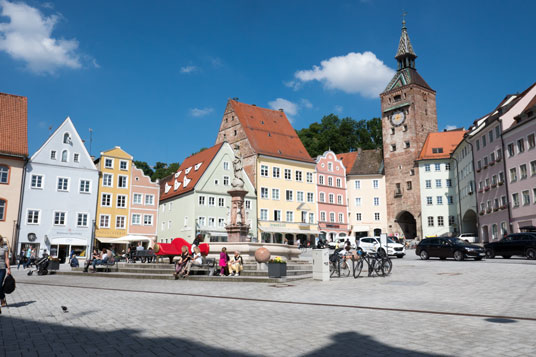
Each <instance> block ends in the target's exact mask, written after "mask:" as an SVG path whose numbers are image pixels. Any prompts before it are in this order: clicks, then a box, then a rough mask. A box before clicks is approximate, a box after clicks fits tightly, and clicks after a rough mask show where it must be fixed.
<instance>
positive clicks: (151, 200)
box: [145, 195, 154, 206]
mask: <svg viewBox="0 0 536 357" xmlns="http://www.w3.org/2000/svg"><path fill="white" fill-rule="evenodd" d="M145 205H146V206H152V205H154V195H145Z"/></svg>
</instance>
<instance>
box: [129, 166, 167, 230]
mask: <svg viewBox="0 0 536 357" xmlns="http://www.w3.org/2000/svg"><path fill="white" fill-rule="evenodd" d="M131 182H132V190H131V196H130V224H129V226H128V234H129V235H139V236H144V237H149V238H156V233H157V222H158V203H159V197H160V185H159V184H158V182H152V181H151V178H150V177H148V176H145V175H144V174H143V171H142V170H140V169H138V168H137V167H135V166H134V165H132V180H131Z"/></svg>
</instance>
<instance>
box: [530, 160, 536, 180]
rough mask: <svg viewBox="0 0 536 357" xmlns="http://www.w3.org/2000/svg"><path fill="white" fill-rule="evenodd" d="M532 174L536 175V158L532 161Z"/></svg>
mask: <svg viewBox="0 0 536 357" xmlns="http://www.w3.org/2000/svg"><path fill="white" fill-rule="evenodd" d="M530 175H531V176H534V175H536V160H534V161H531V162H530Z"/></svg>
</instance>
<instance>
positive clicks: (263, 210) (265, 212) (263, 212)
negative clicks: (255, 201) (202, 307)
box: [260, 208, 268, 221]
mask: <svg viewBox="0 0 536 357" xmlns="http://www.w3.org/2000/svg"><path fill="white" fill-rule="evenodd" d="M260 219H261V221H267V220H268V210H267V209H266V208H261V218H260Z"/></svg>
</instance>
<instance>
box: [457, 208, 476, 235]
mask: <svg viewBox="0 0 536 357" xmlns="http://www.w3.org/2000/svg"><path fill="white" fill-rule="evenodd" d="M476 223H477V217H476V212H475V211H473V210H472V209H469V210H467V211H466V212H465V214H464V215H463V218H462V229H461V232H460V233H475V234H477V233H478V228H477V227H476Z"/></svg>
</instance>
